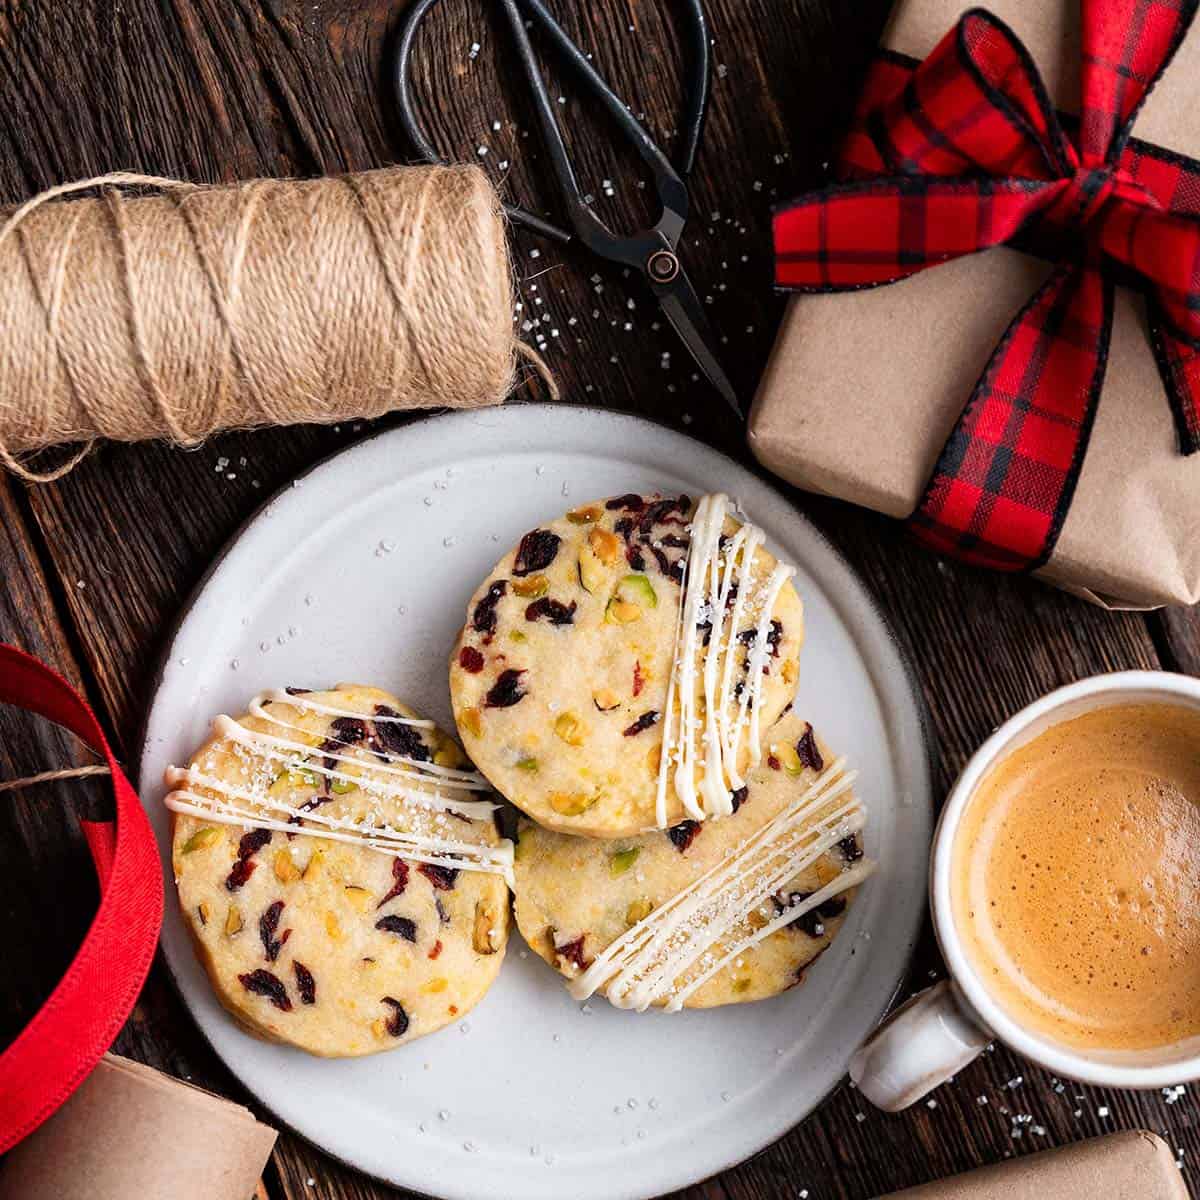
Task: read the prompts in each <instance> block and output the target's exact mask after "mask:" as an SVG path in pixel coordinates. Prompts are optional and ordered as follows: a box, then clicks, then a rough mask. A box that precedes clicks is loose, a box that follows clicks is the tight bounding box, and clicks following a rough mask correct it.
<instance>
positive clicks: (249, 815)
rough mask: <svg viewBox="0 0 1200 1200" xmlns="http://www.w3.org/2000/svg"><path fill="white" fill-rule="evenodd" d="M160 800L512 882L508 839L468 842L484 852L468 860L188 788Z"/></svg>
mask: <svg viewBox="0 0 1200 1200" xmlns="http://www.w3.org/2000/svg"><path fill="white" fill-rule="evenodd" d="M188 800H197V801H200V803H197V804H189V803H188ZM163 803H164V804H165V805H166V807H167V808H168V809H170V810H171V811H172V812H176V813H181V814H183V815H185V816H190V817H198V818H201V819H203V820H205V821H212V822H213V823H214V824H217V825H239V826H242V827H243V828H245V827H247V826H255V827H257V828H261V829H272V830H278V831H280V832H282V833H298V834H306V835H307V836H309V837H315V838H318V839H320V840H323V841H332V842H349V843H350V844H352V845H356V846H365V847H367V848H368V849H370V850H375V851H377V852H378V853H380V854H389V855H391V856H392V857H393V858H404V859H408V860H410V861H412V862H422V863H427V864H429V865H430V866H435V867H448V868H450V869H452V870H465V871H483V872H485V873H487V874H489V875H502V876H504V879H505V881H506V882H507V883H508V885H509V887H512V885H513V874H512V865H511V855H512V843H511V842H506V843H504V845H503V846H501V847H498V848H493V847H490V846H470V847H468V848H467V849H469V850H470V851H471V853H473V854H477V855H478V854H482V853H485V852H486V853H487V855H488V857H487V858H483V857H480V858H479V859H477V860H476V861H470V860H467V859H465V858H463V859H460V858H447V857H444V856H441V855H437V854H434V853H431V852H428V851H426V850H425V849H423V848H422V846H423V844H424V843H425V842H428V841H430V840H431V839H420V838H418V837H416V836H415V835H414V836H413V837H412V838H411V839H408V840H405V841H400V840H398V839H396V840H393V839H392V838H390V837H388V838H384V837H380V836H378V835H367V834H360V835H352V834H348V833H339V832H337V831H336V830H333V829H310V828H306V827H304V826H299V825H290V824H288V823H287V822H286V821H276V820H274V819H273V818H271V817H264V816H263V815H262V814H261V813H258V812H252V811H249V810H240V809H235V808H233V807H232V806H228V805H225V806H222V807H220V808H216V809H214V808H212V807H209V805H210V804H211V801H209V800H208V799H207V798H206V797H203V796H197V795H196V794H195V793H192V792H186V791H182V792H172V793H171V794H170V795H169V796H168V797H167V798H166V800H164V801H163ZM504 846H507V847H508V854H509V859H508V860H507V861H505V860H504V859H502V858H496V857H493V850H494V849H498V850H503V849H504Z"/></svg>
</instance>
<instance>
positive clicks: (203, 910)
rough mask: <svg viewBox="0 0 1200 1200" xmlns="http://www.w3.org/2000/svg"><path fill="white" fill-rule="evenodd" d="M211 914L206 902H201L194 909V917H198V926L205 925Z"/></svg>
mask: <svg viewBox="0 0 1200 1200" xmlns="http://www.w3.org/2000/svg"><path fill="white" fill-rule="evenodd" d="M211 914H212V909H211V908H210V907H209V904H208V901H207V900H201V901H200V904H199V906H198V907H197V909H196V916H198V917H199V918H200V924H201V925H207V924H208V918H209V916H210V915H211Z"/></svg>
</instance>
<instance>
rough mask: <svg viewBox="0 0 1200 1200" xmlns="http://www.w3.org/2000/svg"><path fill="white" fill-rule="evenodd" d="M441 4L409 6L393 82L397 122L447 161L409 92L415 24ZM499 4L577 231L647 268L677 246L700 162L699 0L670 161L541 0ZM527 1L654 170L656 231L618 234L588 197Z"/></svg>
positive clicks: (532, 225)
mask: <svg viewBox="0 0 1200 1200" xmlns="http://www.w3.org/2000/svg"><path fill="white" fill-rule="evenodd" d="M436 2H437V0H416V2H415V3H414V4H413V5H412V7H411V8H410V9H409V12H408V14H407V16H406V18H405V22H404V25H403V27H402V28H401V31H400V36H399V39H398V41H397V44H396V51H395V57H394V64H393V80H394V86H395V92H396V102H397V107H398V109H399V114H400V122H401V124H402V125H403V127H404V130H405V133H406V134H407V135H408V137H409V139H410V140H411V142H412V144H413V146H414V147H415V148H416V150H417V152H418V154H420V155H421V157H422V158H424V159H425V160H426V161H427V162H444V161H445V160H444V159H443V158H442V156H441V155H440V154H439V153H438V152H437V150H436V149H435V148H434V146H433V144H432V143H431V142H430V141H429V139H428V138H427V137H426V136H425V133H424V131H423V130H422V129H421V127H420V125H419V123H418V121H417V118H416V113H415V111H414V109H413V104H412V97H411V94H410V90H409V83H410V76H409V62H410V60H411V55H412V44H413V40H414V38H415V36H416V31H417V28H418V26H419V25H420V23H421V21H422V20H423V19H424V17H425V15H426V13H428V11H429V9H430V8H431V7H432V6H433V5H434V4H435V3H436ZM502 2H503V7H504V10H505V14H506V16H507V17H508V21H509V24H510V25H511V27H512V31H513V36H514V38H515V40H516V44H517V52H518V55H519V57H520V59H521V64H522V67H523V69H524V71H525V75H526V77H527V79H528V81H529V85H530V87H531V88H532V89H533V95H534V102H535V107H536V111H537V115H538V122H539V124H540V126H541V129H542V135H543V137H544V139H545V142H546V147H547V150H548V152H549V154H550V158H551V162H552V164H553V167H554V171H555V174H556V175H557V177H558V179H559V182H560V184H561V186H562V189H563V193H564V197H565V199H566V204H567V210H568V214H569V216H570V220H571V225H572V227H573V228H574V230H575V234H576V235H577V236H578V237H579V238H580V240H581V241H583V242H584V243H585V244H586V245H587V246H588V247H589V248H590V249H592V250H594V251H595V252H596V253H598V254H601V255H603V256H604V257H606V258H610V259H614V260H616V261H620V262H626V263H629V264H630V265H634V266H637V267H639V268H642V267H644V265H645V261H646V256H647V254H648V253H652V252H653V251H654V250H655V249H659V248H662V247H663V246H664V245H665V246H667V247H671V248H673V247H674V246H675V244H676V243H677V241H678V239H679V236H680V233H681V232H682V230H683V225H684V222H685V221H686V219H687V212H688V199H687V189H686V187H685V186H684V178H685V177H686V176H687V174H688V173H689V172H690V171H691V168H692V164H693V162H694V161H695V157H696V149H697V146H698V145H699V141H700V136H701V133H702V132H703V124H704V114H705V110H706V108H707V103H708V80H709V46H708V27H707V23H706V21H705V19H704V10H703V8H702V7H701V3H700V0H684V3H683V7H684V9H685V11H686V13H687V15H688V17H689V18H690V20H689V28H688V41H689V45H688V47H687V52H686V57H685V62H686V68H685V69H686V71H687V81H686V84H685V94H684V119H683V122H682V130H681V136H680V139H679V146H678V148H677V151H676V155H677V160H678V161H677V164H672V162H671V160H670V159H668V158H667V156H666V155H665V154H664V153H663V152H662V150H660V149H659V147H658V146H657V145H656V144H655V142H654V141H653V139H652V138H651V137H650V135H649V134H648V133H647V132H646V131H645V129H644V128H643V127H642V125H641V124H640V123H639V122H638V121H637V119H636V118H635V117H634V116H633V114H632V113H631V112H630V111H629V109H628V108H627V107H626V105H625V104H624V102H623V101H622V100H621V99H620V97H619V96H617V95H616V93H615V92H613V90H612V89H611V88H610V87H609V86H608V84H607V83H606V82H605V81H604V79H603V78H602V77H601V76H600V75H599V74H598V73H597V71H596V70H595V68H594V67H593V66H592V64H591V63H590V62H589V61H588V59H587V57H586V56H585V55H584V54H583V52H582V51H581V50H580V49H579V47H578V46H576V45H575V43H574V42H573V41H571V39H570V38H569V37H568V36H567V33H566V31H565V30H564V29H563V28H562V26H560V25H559V24H558V22H557V21H556V20H555V19H554V17H553V16H552V15H551V14H550V12H549V11H548V10H547V9H546V7H545V5H544V4H542V3H541V0H520V4H518V0H502ZM522 5H523V6H524V7H525V8H526V9H527V10H528V12H529V16H530V19H531V21H536V22H537V23H538V24H539V25H540V26H541V27H542V29H543V31H544V32H545V34H546V36H547V37H548V38H549V39H550V41H551V42H552V44H553V45H554V47H555V48H556V49H557V50H558V52H559V54H561V55H562V57H563V58H564V60H565V61H566V63H567V65H568V66H569V67H571V68H573V69H574V71H575V73H576V74H577V75H578V76H580V77H581V79H582V80H583V82H584V83H585V84H586V85H587V86H588V88H589V89H590V90H591V91H592V92H593V93H594V94H595V95H596V97H597V98H598V99H599V100H600V102H601V104H603V106H604V107H605V109H606V110H607V111H608V113H609V115H610V116H611V117H612V118H613V120H614V121H615V122H616V124H617V126H618V128H619V129H620V130H621V132H622V133H623V134H624V135H625V137H626V139H627V140H628V141H629V142H630V143H631V144H632V146H633V148H634V150H635V151H636V152H637V154H638V156H639V157H640V158H641V159H642V161H643V162H645V163H646V165H647V166H648V167H649V168H650V170H651V172H652V173H653V175H654V183H655V188H656V190H657V192H658V198H659V201H660V203H661V204H662V209H663V211H662V215H661V217H660V218H659V220H658V222H657V224H656V225H655V226H654V228H653V229H650V230H643V231H641V232H640V233H638V234H635V235H634V236H633V237H630V238H619V237H617V236H616V235H615V234H614V233H613V232H612V230H611V229H609V227H608V226H607V225H606V224H605V223H604V221H602V220H601V219H600V218H599V217H598V216H597V215H596V213H595V212H594V211H593V210H592V209H591V207H590V206H589V205H588V204H586V203H585V202H584V200H583V196H582V194H581V191H580V188H579V183H578V181H577V179H576V178H575V172H574V169H573V167H572V165H571V161H570V158H569V156H568V154H567V149H566V145H565V143H564V142H563V138H562V132H561V130H560V129H559V125H558V119H557V117H556V115H555V111H554V106H553V104H552V102H551V100H550V96H549V93H548V92H547V90H546V85H545V81H544V80H543V78H542V74H541V69H540V67H539V66H538V63H537V59H536V58H535V56H534V52H533V46H532V44H531V43H530V40H529V34H528V31H527V29H526V24H525V19H524V17H523V16H522V13H521V6H522ZM505 211H506V212H507V214H508V216H509V218H510V219H511V220H512V221H513V222H514V223H517V224H520V225H523V226H525V227H526V228H529V229H532V230H534V231H536V232H538V233H540V234H542V235H544V236H546V237H550V238H554V239H556V240H558V241H569V240H570V238H571V234H570V233H568V232H567V231H566V230H564V229H561V228H559V227H558V226H556V225H553V224H551V223H550V222H548V221H545V220H543V219H542V218H540V217H537V216H534V215H533V214H532V213H529V212H527V211H526V210H525V209H522V208H518V207H516V206H509V205H506V206H505Z"/></svg>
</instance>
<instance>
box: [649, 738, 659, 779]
mask: <svg viewBox="0 0 1200 1200" xmlns="http://www.w3.org/2000/svg"><path fill="white" fill-rule="evenodd" d="M662 749H663V748H662V742H659V743H658V745H657V746H651V747H650V751H649V753H648V754H647V755H646V766H648V767H649V768H650V770H651V771H653V772H654V774H655V775H657V774H658V772H659V770H660V769H661V767H662Z"/></svg>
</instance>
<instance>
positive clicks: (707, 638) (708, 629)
mask: <svg viewBox="0 0 1200 1200" xmlns="http://www.w3.org/2000/svg"><path fill="white" fill-rule="evenodd" d="M696 628H697V629H703V630H704V645H706V646H707V645H708V644H709V642H711V641H712V631H713V623H712V622H711V621H697V622H696Z"/></svg>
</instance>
